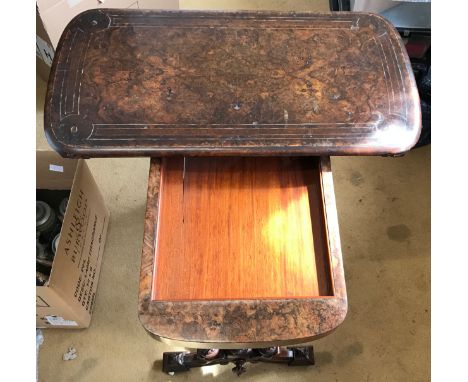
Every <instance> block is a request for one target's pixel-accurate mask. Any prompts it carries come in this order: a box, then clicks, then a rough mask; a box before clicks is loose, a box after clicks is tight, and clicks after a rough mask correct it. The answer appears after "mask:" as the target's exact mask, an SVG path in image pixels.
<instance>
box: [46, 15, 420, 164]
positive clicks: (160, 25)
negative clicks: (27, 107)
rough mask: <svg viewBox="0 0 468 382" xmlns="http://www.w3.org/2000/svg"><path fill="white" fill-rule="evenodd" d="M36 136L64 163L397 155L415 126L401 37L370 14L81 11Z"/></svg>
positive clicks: (59, 54)
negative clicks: (113, 159) (164, 157)
mask: <svg viewBox="0 0 468 382" xmlns="http://www.w3.org/2000/svg"><path fill="white" fill-rule="evenodd" d="M44 126H45V132H46V135H47V138H48V140H49V142H50V144H51V145H52V146H53V147H54V148H55V149H56V150H57V151H58V152H59V153H61V154H62V155H63V156H70V157H77V156H78V157H79V156H85V157H93V156H136V155H140V156H141V155H146V156H160V155H171V154H172V155H173V154H184V155H291V154H301V155H349V154H355V155H358V154H362V155H369V154H397V153H401V152H404V151H406V150H408V149H410V148H411V147H412V146H413V145H414V144H415V142H416V141H417V139H418V136H419V133H420V128H421V116H420V106H419V96H418V92H417V89H416V85H415V81H414V76H413V72H412V70H411V65H410V62H409V59H408V57H407V54H406V51H405V48H404V46H403V44H402V42H401V38H400V36H399V34H398V33H397V32H396V30H395V29H394V28H393V26H392V25H391V24H390V23H388V22H387V21H386V20H385V19H384V18H382V17H380V16H378V15H373V14H366V13H357V12H343V13H331V14H313V13H281V12H231V13H229V12H187V11H184V12H182V11H177V12H173V11H172V12H171V11H143V10H130V9H99V10H90V11H86V12H84V13H82V14H80V15H78V16H77V17H76V18H75V19H74V20H73V21H72V22H71V23H70V24H69V25H68V26H67V28H66V29H65V30H64V32H63V35H62V38H61V40H60V42H59V44H58V47H57V51H56V53H55V57H54V62H53V65H52V70H51V75H50V80H49V84H48V93H47V97H46V104H45V123H44Z"/></svg>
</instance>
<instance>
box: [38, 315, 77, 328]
mask: <svg viewBox="0 0 468 382" xmlns="http://www.w3.org/2000/svg"><path fill="white" fill-rule="evenodd" d="M45 319H46V320H47V322H48V323H49V324H51V325H57V326H58V325H61V326H78V323H77V322H76V321H71V320H65V319H64V318H63V317H60V316H45Z"/></svg>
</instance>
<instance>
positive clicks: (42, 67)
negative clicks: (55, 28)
mask: <svg viewBox="0 0 468 382" xmlns="http://www.w3.org/2000/svg"><path fill="white" fill-rule="evenodd" d="M53 59H54V49H53V48H52V43H51V42H50V38H49V35H48V34H47V32H46V30H45V27H44V24H43V23H42V20H41V17H40V16H39V11H38V9H37V7H36V73H37V74H38V75H39V77H41V78H42V79H43V80H44V81H46V82H47V80H48V78H49V74H50V67H51V65H52V60H53Z"/></svg>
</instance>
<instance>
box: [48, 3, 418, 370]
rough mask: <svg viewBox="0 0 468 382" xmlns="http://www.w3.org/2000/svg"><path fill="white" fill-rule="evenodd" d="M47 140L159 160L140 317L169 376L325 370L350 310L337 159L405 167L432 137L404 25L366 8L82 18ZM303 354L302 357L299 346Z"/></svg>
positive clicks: (51, 98)
mask: <svg viewBox="0 0 468 382" xmlns="http://www.w3.org/2000/svg"><path fill="white" fill-rule="evenodd" d="M44 125H45V132H46V135H47V137H48V139H49V142H50V144H51V145H52V147H54V148H55V149H56V150H57V151H58V152H59V153H61V154H62V155H63V156H65V157H85V158H87V157H110V156H149V157H151V166H150V173H149V180H148V199H147V208H146V217H145V231H144V241H143V252H142V265H141V274H140V293H139V305H138V311H139V317H140V321H141V323H142V325H143V326H144V328H145V329H146V330H147V331H148V332H149V333H150V334H151V335H153V336H154V337H156V338H158V339H160V340H162V341H165V342H168V343H172V344H175V345H179V346H180V345H182V346H187V347H192V348H198V350H197V351H196V352H194V353H189V352H174V353H165V354H164V360H163V370H164V371H166V372H169V373H172V372H177V371H184V370H189V369H190V368H191V367H198V366H203V365H210V364H216V363H218V364H227V363H229V362H232V363H234V364H235V367H234V369H233V370H234V371H235V372H236V373H237V374H240V373H242V372H243V371H245V368H244V363H245V362H248V361H251V362H258V361H265V362H287V363H288V364H289V365H305V364H313V350H312V347H310V346H309V347H291V346H293V345H298V344H304V343H307V342H310V341H312V340H314V339H317V338H319V337H321V336H324V335H327V334H329V333H331V332H332V331H333V330H334V329H336V328H337V327H338V325H340V324H341V323H342V322H343V320H344V318H345V316H346V311H347V297H346V287H345V279H344V272H343V260H342V254H341V248H340V236H339V231H338V219H337V211H336V204H335V196H334V191H333V179H332V172H331V166H330V158H329V156H330V155H397V154H401V153H404V152H405V151H407V150H409V149H410V148H411V147H412V146H413V145H414V144H415V143H416V141H417V139H418V137H419V133H420V109H419V98H418V94H417V89H416V86H415V81H414V77H413V74H412V70H411V66H410V63H409V60H408V57H407V55H406V52H405V49H404V46H403V44H402V42H401V39H400V37H399V35H398V33H397V32H396V31H395V29H394V28H393V27H392V26H391V25H390V24H389V23H388V22H387V21H385V20H384V19H383V18H382V17H380V16H377V15H372V14H365V13H331V14H310V13H301V14H296V13H272V12H268V13H260V12H255V13H254V12H236V13H225V12H167V11H165V12H164V11H141V10H127V9H126V10H117V9H100V10H91V11H87V12H84V13H82V14H80V15H78V16H77V17H76V18H75V19H73V20H72V21H71V23H70V24H69V25H68V26H67V28H66V29H65V31H64V32H63V35H62V38H61V40H60V42H59V45H58V48H57V51H56V54H55V57H54V62H53V66H52V71H51V76H50V80H49V84H48V93H47V99H46V105H45V124H44ZM286 346H289V347H286Z"/></svg>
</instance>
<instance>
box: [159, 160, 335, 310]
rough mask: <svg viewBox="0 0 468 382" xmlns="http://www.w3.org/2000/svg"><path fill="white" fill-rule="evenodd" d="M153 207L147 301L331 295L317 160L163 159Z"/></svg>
mask: <svg viewBox="0 0 468 382" xmlns="http://www.w3.org/2000/svg"><path fill="white" fill-rule="evenodd" d="M159 209H160V211H159V222H160V223H159V225H158V231H157V240H156V254H155V257H156V261H155V274H154V281H153V296H152V298H153V300H159V301H175V300H186V301H188V300H227V299H234V300H239V299H257V298H262V299H264V298H270V299H274V298H293V297H297V298H300V297H317V296H327V295H333V291H332V288H331V283H330V279H331V275H330V274H329V272H330V267H329V254H328V247H327V243H326V240H327V238H326V234H325V227H323V225H324V219H323V208H322V194H321V192H320V174H319V173H318V158H297V157H296V158H288V157H268V158H239V157H237V158H235V157H234V158H233V157H227V158H208V157H198V158H180V157H177V158H164V159H163V161H162V168H161V188H160V205H159ZM311 216H313V217H314V220H313V222H312V219H311ZM316 258H318V261H317V262H316Z"/></svg>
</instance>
